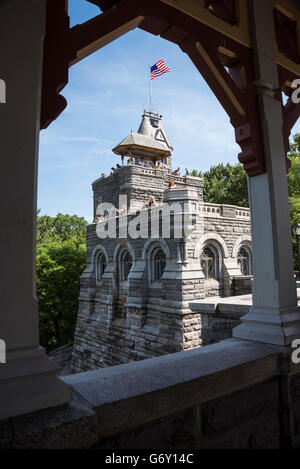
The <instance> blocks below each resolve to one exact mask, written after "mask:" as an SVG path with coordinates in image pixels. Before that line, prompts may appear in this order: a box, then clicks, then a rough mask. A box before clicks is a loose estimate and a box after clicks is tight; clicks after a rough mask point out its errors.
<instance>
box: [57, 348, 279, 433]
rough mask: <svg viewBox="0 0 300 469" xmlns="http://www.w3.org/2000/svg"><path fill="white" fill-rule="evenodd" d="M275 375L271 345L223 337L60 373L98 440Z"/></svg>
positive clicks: (275, 358)
mask: <svg viewBox="0 0 300 469" xmlns="http://www.w3.org/2000/svg"><path fill="white" fill-rule="evenodd" d="M278 374H279V368H278V356H277V353H276V351H275V350H274V349H272V348H270V347H268V346H263V345H260V344H256V343H253V342H247V341H240V340H235V339H228V340H224V341H222V342H219V343H217V344H213V345H209V346H206V347H202V348H199V349H194V350H190V351H187V352H184V353H182V352H180V353H174V354H171V355H165V356H162V357H158V358H154V359H147V360H144V361H141V362H134V363H128V364H126V365H118V366H113V367H109V368H104V369H98V370H94V371H88V372H85V373H78V374H75V375H72V376H65V377H63V378H62V379H63V381H64V382H65V383H67V384H70V385H71V386H72V387H73V389H75V390H76V391H77V392H78V393H79V394H80V395H81V396H83V397H84V399H85V400H86V401H87V402H89V404H90V405H91V407H92V408H93V409H94V411H95V412H96V414H97V418H98V421H99V429H98V430H99V431H98V439H101V438H104V437H107V436H110V435H113V434H117V433H119V432H122V431H128V430H129V429H131V428H134V427H137V426H139V425H144V424H146V423H149V422H151V421H153V420H155V419H158V418H162V417H166V416H168V415H171V414H174V413H176V412H180V411H182V410H184V409H187V408H190V407H192V406H194V405H198V404H199V403H202V402H206V401H210V400H212V399H215V398H217V397H220V396H225V395H227V394H230V393H232V392H235V391H237V390H239V389H242V388H245V387H247V386H250V385H253V384H256V383H259V382H261V381H264V380H267V379H269V378H271V377H274V376H276V375H278Z"/></svg>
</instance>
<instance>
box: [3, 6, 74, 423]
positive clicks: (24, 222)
mask: <svg viewBox="0 0 300 469" xmlns="http://www.w3.org/2000/svg"><path fill="white" fill-rule="evenodd" d="M45 6H46V2H45V0H38V1H36V0H6V1H5V2H1V3H0V75H1V76H0V78H1V79H3V80H4V81H5V84H6V103H5V104H0V155H1V173H0V174H1V184H0V212H1V215H0V251H1V255H0V259H1V284H0V290H1V294H0V339H2V340H4V341H5V343H6V350H7V357H6V358H7V363H6V364H1V363H0V419H3V418H6V417H10V416H13V415H18V414H21V413H26V412H31V411H34V410H37V409H41V408H44V407H49V406H54V405H58V404H62V403H65V402H67V401H69V400H70V397H71V395H70V389H69V388H68V387H67V386H65V384H64V383H63V382H62V381H61V380H59V379H58V378H57V377H56V372H57V367H56V366H54V365H53V362H51V361H49V360H47V359H46V358H45V357H44V355H45V353H44V349H43V348H41V347H40V346H39V332H38V308H37V298H36V286H35V237H36V233H35V224H36V197H37V193H36V192H37V190H36V189H37V162H38V136H39V121H40V103H41V78H42V53H43V37H44V32H45V31H44V29H45Z"/></svg>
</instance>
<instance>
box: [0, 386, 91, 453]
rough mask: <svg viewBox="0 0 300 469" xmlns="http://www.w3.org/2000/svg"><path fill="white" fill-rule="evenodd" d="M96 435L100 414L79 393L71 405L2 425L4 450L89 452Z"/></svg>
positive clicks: (1, 433)
mask: <svg viewBox="0 0 300 469" xmlns="http://www.w3.org/2000/svg"><path fill="white" fill-rule="evenodd" d="M96 435H97V419H96V414H95V412H94V411H93V410H92V409H91V408H90V406H89V405H88V404H87V403H86V402H85V400H84V399H83V398H82V397H81V396H79V395H78V394H77V393H76V392H74V393H73V398H72V401H71V402H70V403H69V404H64V405H61V406H58V407H52V408H48V409H44V410H40V411H37V412H32V413H31V414H26V415H22V416H19V417H13V418H10V419H6V420H2V421H0V449H14V448H18V449H25V448H26V449H53V448H56V449H71V448H78V449H80V448H89V447H90V446H91V445H93V444H95V443H96V441H97V438H96Z"/></svg>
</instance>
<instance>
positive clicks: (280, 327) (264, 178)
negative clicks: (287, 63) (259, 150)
mask: <svg viewBox="0 0 300 469" xmlns="http://www.w3.org/2000/svg"><path fill="white" fill-rule="evenodd" d="M249 7H250V18H252V39H253V54H254V62H255V66H256V79H257V93H258V100H259V106H260V116H261V126H262V132H263V144H264V153H265V161H266V172H265V173H264V174H261V175H259V176H255V177H251V178H249V195H250V207H251V223H252V240H253V261H254V281H253V307H252V308H250V311H249V314H247V315H246V316H244V317H243V318H242V324H241V325H240V326H238V327H236V328H235V329H234V330H233V336H234V337H236V338H242V339H250V340H257V341H260V342H266V343H270V344H278V345H289V344H291V342H292V340H293V339H294V338H300V311H299V308H298V307H297V296H296V284H295V279H294V276H293V260H292V240H291V229H290V213H289V201H288V187H287V177H286V165H285V158H284V155H285V150H284V143H283V133H282V110H281V103H280V102H279V101H277V100H275V99H274V97H273V90H275V89H277V88H278V76H277V68H276V64H275V61H274V55H273V44H272V28H271V14H270V2H269V0H253V1H250V2H249Z"/></svg>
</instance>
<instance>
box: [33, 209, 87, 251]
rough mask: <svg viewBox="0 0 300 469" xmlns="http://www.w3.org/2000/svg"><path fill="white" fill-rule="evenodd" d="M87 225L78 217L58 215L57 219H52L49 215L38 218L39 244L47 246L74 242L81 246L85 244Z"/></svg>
mask: <svg viewBox="0 0 300 469" xmlns="http://www.w3.org/2000/svg"><path fill="white" fill-rule="evenodd" d="M38 213H39V212H38ZM86 224H87V222H86V220H85V219H84V218H83V217H78V216H77V215H63V214H62V213H58V214H57V215H56V217H50V216H49V215H42V216H38V218H37V243H38V244H44V243H46V244H47V243H49V242H53V241H58V242H64V241H69V240H73V241H74V242H75V243H77V244H78V245H80V244H82V243H84V242H85V228H86Z"/></svg>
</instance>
